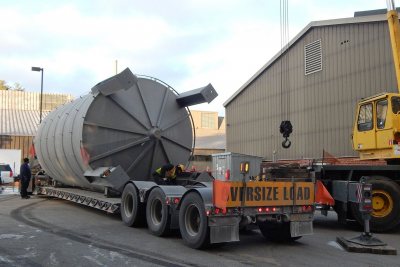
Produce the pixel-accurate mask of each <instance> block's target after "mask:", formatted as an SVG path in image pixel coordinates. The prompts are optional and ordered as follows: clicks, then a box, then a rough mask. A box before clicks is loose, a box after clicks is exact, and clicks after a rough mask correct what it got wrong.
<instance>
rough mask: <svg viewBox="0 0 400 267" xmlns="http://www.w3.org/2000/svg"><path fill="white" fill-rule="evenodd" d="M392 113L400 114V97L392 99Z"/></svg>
mask: <svg viewBox="0 0 400 267" xmlns="http://www.w3.org/2000/svg"><path fill="white" fill-rule="evenodd" d="M392 111H393V113H394V114H400V97H392Z"/></svg>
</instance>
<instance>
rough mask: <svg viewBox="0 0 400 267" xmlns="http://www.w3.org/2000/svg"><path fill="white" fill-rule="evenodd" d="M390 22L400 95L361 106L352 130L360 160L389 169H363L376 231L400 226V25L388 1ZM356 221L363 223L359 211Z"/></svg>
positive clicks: (354, 210) (380, 97) (374, 98)
mask: <svg viewBox="0 0 400 267" xmlns="http://www.w3.org/2000/svg"><path fill="white" fill-rule="evenodd" d="M387 4H388V11H387V21H388V25H389V33H390V41H391V46H392V52H393V62H394V67H395V71H396V79H397V88H398V93H381V94H379V95H375V96H372V97H369V98H366V99H363V100H361V101H360V102H359V103H358V107H357V114H356V117H355V121H354V127H353V135H352V138H353V149H354V150H356V151H358V152H359V154H360V159H362V160H371V159H383V160H385V161H386V162H387V166H364V167H367V168H366V169H365V168H364V169H363V168H361V167H359V168H361V169H359V170H356V171H358V172H359V173H362V175H365V176H368V177H369V182H370V183H371V184H372V185H373V191H372V206H373V212H372V223H373V225H374V226H373V229H374V230H375V231H385V230H389V229H392V228H394V227H396V226H397V225H399V224H400V24H399V17H398V13H397V11H396V8H395V4H394V1H393V0H388V1H387ZM351 210H352V213H353V215H354V217H355V218H356V219H358V220H360V215H359V212H357V210H358V208H357V207H353V208H352V209H351Z"/></svg>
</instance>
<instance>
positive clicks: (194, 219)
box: [185, 204, 200, 236]
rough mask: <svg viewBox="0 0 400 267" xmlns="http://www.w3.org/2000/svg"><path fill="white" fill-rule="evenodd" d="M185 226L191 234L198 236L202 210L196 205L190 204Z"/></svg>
mask: <svg viewBox="0 0 400 267" xmlns="http://www.w3.org/2000/svg"><path fill="white" fill-rule="evenodd" d="M185 226H186V229H187V232H188V234H189V235H191V236H196V235H197V234H198V233H199V228H200V212H199V209H198V208H197V207H196V206H195V205H193V204H192V205H190V206H189V207H188V209H187V212H186V216H185Z"/></svg>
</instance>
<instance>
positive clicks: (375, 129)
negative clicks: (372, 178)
mask: <svg viewBox="0 0 400 267" xmlns="http://www.w3.org/2000/svg"><path fill="white" fill-rule="evenodd" d="M352 139H353V149H354V150H356V151H358V152H359V153H360V158H361V159H387V160H392V159H400V94H396V93H383V94H379V95H376V96H372V97H369V98H367V99H363V100H362V101H360V102H359V103H358V106H357V113H356V118H355V122H354V127H353V135H352Z"/></svg>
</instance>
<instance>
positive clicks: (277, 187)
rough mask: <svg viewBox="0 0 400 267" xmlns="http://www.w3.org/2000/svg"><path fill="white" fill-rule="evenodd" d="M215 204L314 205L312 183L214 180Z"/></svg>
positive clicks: (252, 205)
mask: <svg viewBox="0 0 400 267" xmlns="http://www.w3.org/2000/svg"><path fill="white" fill-rule="evenodd" d="M213 202H214V206H216V207H219V208H227V207H228V208H229V207H240V206H242V204H243V206H247V207H254V206H290V205H312V204H313V203H314V183H312V182H246V187H244V186H243V183H242V182H225V181H219V180H214V183H213Z"/></svg>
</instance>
